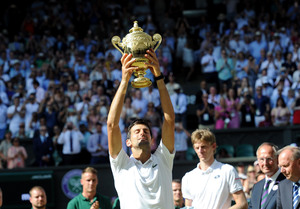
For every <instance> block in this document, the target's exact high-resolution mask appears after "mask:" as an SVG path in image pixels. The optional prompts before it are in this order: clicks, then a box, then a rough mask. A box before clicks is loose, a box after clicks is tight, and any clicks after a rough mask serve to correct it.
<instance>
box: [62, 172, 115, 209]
mask: <svg viewBox="0 0 300 209" xmlns="http://www.w3.org/2000/svg"><path fill="white" fill-rule="evenodd" d="M97 174H98V172H97V170H96V169H95V168H92V167H87V168H85V169H84V170H83V171H82V174H81V179H80V183H81V185H82V193H81V194H79V195H77V196H76V197H74V198H73V199H72V200H70V202H69V203H68V207H67V209H111V203H110V200H109V198H108V197H106V196H103V195H101V194H99V193H97V191H96V190H97V185H98V176H97Z"/></svg>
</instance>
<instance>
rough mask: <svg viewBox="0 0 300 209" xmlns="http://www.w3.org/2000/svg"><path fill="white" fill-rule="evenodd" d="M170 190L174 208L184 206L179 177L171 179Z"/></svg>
mask: <svg viewBox="0 0 300 209" xmlns="http://www.w3.org/2000/svg"><path fill="white" fill-rule="evenodd" d="M172 190H173V200H174V206H175V209H180V208H184V200H183V197H182V192H181V181H180V180H179V179H173V181H172Z"/></svg>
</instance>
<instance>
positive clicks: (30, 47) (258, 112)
mask: <svg viewBox="0 0 300 209" xmlns="http://www.w3.org/2000/svg"><path fill="white" fill-rule="evenodd" d="M193 3H195V2H192V3H189V4H193ZM225 3H226V4H225ZM225 3H220V4H217V3H215V4H214V3H212V2H208V3H207V5H202V6H203V7H204V8H205V7H206V8H207V10H206V11H207V13H206V15H202V16H201V17H196V18H189V17H187V16H184V15H183V10H184V9H185V7H187V6H186V5H185V3H183V2H182V1H179V0H169V1H167V0H166V1H147V0H136V1H117V0H114V1H80V0H79V1H75V2H73V1H63V2H58V1H55V0H50V1H47V2H44V1H40V0H34V1H32V2H31V4H29V5H27V6H26V9H25V8H20V6H19V5H18V4H11V5H9V6H8V7H7V9H6V11H5V12H4V15H3V17H2V20H1V21H2V23H1V25H0V140H1V144H0V157H1V159H2V164H3V166H4V167H8V164H10V161H12V160H13V161H17V159H18V161H20V163H14V165H15V166H13V167H22V166H24V160H25V159H26V157H27V154H26V150H25V151H22V153H21V152H16V151H15V154H12V156H10V155H9V153H10V152H13V151H11V150H10V147H15V146H20V147H21V145H19V144H18V140H19V141H21V144H22V140H23V139H32V142H33V143H34V147H35V155H36V161H35V165H37V166H45V165H59V164H64V163H66V162H68V163H67V164H72V163H76V162H77V163H78V161H76V160H75V161H74V159H79V158H80V159H82V157H81V156H82V155H83V156H85V157H84V159H85V160H84V161H85V162H83V163H86V162H89V160H92V159H93V160H92V162H94V163H96V162H107V144H105V143H104V142H101V139H100V138H103V136H106V118H107V114H108V111H109V107H110V102H111V100H112V98H113V96H114V93H115V91H116V89H117V88H118V85H119V82H120V79H121V73H122V72H121V64H120V61H119V60H120V58H121V56H122V55H121V53H120V52H119V51H118V50H117V49H115V48H114V47H113V46H112V44H111V37H112V36H114V35H118V36H120V37H124V36H125V35H126V34H127V33H128V32H129V29H130V28H131V27H132V26H133V21H134V20H137V21H138V24H139V26H140V27H142V28H143V29H144V31H145V32H146V33H148V34H150V35H153V34H154V33H160V34H161V35H162V37H163V41H162V44H161V46H160V47H159V48H158V49H157V51H156V52H157V56H158V59H159V61H160V65H161V71H162V73H163V75H164V76H165V79H166V81H167V84H166V86H167V89H168V91H169V93H170V96H171V100H172V104H173V107H174V111H175V114H176V123H177V124H176V132H175V133H177V134H175V138H176V139H175V143H177V144H182V146H183V147H184V149H183V150H182V149H181V148H182V147H181V146H180V147H178V148H177V149H178V150H179V152H178V153H179V155H178V156H177V158H178V159H183V158H184V157H182V156H184V153H183V154H182V153H181V152H182V151H183V152H184V151H185V150H186V147H187V146H186V143H187V139H188V138H189V133H188V131H187V130H186V129H187V128H188V127H187V110H188V105H189V104H188V102H187V95H186V94H185V92H184V90H183V89H184V88H183V87H182V86H183V84H184V83H185V81H191V80H193V79H195V77H199V76H195V75H201V78H203V79H202V80H199V81H198V82H199V87H200V88H199V91H198V93H197V95H196V96H197V98H196V104H194V105H196V106H197V112H196V113H195V114H196V115H197V117H198V119H199V128H204V127H208V128H211V129H223V128H240V127H268V126H285V125H289V124H300V63H299V62H300V48H299V43H300V42H299V37H298V34H299V26H298V22H299V21H298V20H299V15H298V14H299V13H300V8H299V7H298V1H290V0H276V1H266V2H264V3H261V2H260V1H256V0H252V1H247V0H241V1H235V0H227V1H226V2H225ZM186 4H188V3H186ZM194 6H195V5H194ZM212 8H214V10H213V11H211V10H212ZM21 11H26V14H24V15H23V16H18V18H17V19H14V17H15V16H14V15H18V14H19V15H20V14H23V13H21ZM21 17H23V18H21ZM17 20H19V22H16V21H17ZM13 23H14V24H15V25H12V24H13ZM150 74H151V73H150ZM182 74H183V75H185V76H186V77H185V78H184V79H183V78H178V77H180V76H181V75H182ZM177 75H178V76H177ZM147 76H148V75H147ZM150 78H151V77H150ZM176 78H178V79H177V80H176ZM129 92H130V94H128V95H127V96H126V100H125V105H124V109H123V112H122V116H121V121H120V127H121V128H122V131H123V133H124V134H123V141H124V149H125V150H126V151H127V153H128V154H129V153H130V150H128V148H127V147H126V145H125V139H126V130H127V126H128V124H129V123H130V121H131V120H132V119H133V118H146V119H148V120H149V121H151V124H152V126H153V130H152V132H153V135H154V140H153V146H152V147H153V150H155V148H156V146H157V140H159V135H160V128H161V123H162V115H161V108H160V101H159V98H158V96H159V95H158V90H157V88H156V87H155V82H154V84H153V85H152V86H151V87H149V88H142V89H134V88H131V89H130V91H129ZM97 135H98V136H97ZM100 136H101V137H100ZM70 138H71V139H72V140H70ZM48 139H49V140H48ZM90 139H94V142H93V143H89V141H90ZM98 139H99V143H97V140H98ZM12 141H13V142H12ZM44 141H49V142H47V143H44ZM102 141H103V140H102ZM41 142H42V143H41ZM45 144H46V145H45ZM95 146H96V147H95ZM58 147H61V149H62V151H61V153H60V152H59V151H58V149H57V148H58ZM41 150H43V151H41ZM79 155H80V156H79ZM74 156H77V157H78V156H79V158H74ZM95 157H98V158H95ZM103 157H104V159H103ZM69 158H71V160H70V159H69ZM105 158H106V159H105ZM22 161H23V163H22Z"/></svg>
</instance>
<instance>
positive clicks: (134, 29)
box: [129, 21, 143, 33]
mask: <svg viewBox="0 0 300 209" xmlns="http://www.w3.org/2000/svg"><path fill="white" fill-rule="evenodd" d="M135 31H141V32H143V28H141V27H139V25H138V21H134V22H133V27H132V28H131V29H130V30H129V33H132V32H135Z"/></svg>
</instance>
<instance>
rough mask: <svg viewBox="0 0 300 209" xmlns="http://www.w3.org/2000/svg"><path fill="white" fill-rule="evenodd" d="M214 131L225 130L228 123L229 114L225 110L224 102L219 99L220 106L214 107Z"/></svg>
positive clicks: (222, 99)
mask: <svg viewBox="0 0 300 209" xmlns="http://www.w3.org/2000/svg"><path fill="white" fill-rule="evenodd" d="M215 121H216V125H215V129H223V128H227V125H228V123H229V122H230V113H229V112H228V110H227V105H226V100H225V99H224V98H223V97H221V98H220V105H218V106H216V107H215Z"/></svg>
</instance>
